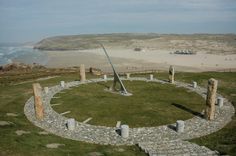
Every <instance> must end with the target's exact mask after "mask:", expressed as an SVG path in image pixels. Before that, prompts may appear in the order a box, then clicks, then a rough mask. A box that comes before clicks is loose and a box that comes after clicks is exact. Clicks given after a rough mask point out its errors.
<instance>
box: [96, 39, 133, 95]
mask: <svg viewBox="0 0 236 156" xmlns="http://www.w3.org/2000/svg"><path fill="white" fill-rule="evenodd" d="M100 45H101V47H102V49H103V51H104V52H105V54H106V57H107V59H108V61H109V63H110V64H111V68H112V70H113V73H114V80H113V84H112V85H111V87H110V89H109V90H110V91H112V92H114V91H116V84H117V83H118V84H119V85H120V90H119V91H120V93H121V95H124V96H130V95H132V94H131V93H129V92H127V90H126V88H125V86H124V84H123V83H122V81H121V79H120V77H119V75H118V73H117V72H116V70H115V68H114V66H113V64H112V62H111V59H110V57H109V55H108V54H107V51H106V49H105V47H104V46H103V44H101V43H100Z"/></svg>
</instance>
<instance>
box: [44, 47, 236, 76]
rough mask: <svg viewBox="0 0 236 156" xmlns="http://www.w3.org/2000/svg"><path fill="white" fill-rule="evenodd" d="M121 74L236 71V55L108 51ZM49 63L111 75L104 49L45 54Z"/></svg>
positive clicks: (55, 65) (160, 51)
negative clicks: (84, 66) (83, 67)
mask: <svg viewBox="0 0 236 156" xmlns="http://www.w3.org/2000/svg"><path fill="white" fill-rule="evenodd" d="M107 52H108V54H109V55H110V57H111V59H112V62H113V63H114V66H115V68H116V69H117V70H118V71H138V70H150V69H153V70H167V69H168V67H169V65H174V66H175V67H176V70H178V71H186V72H201V71H219V70H235V69H236V54H231V55H218V54H206V53H204V52H198V53H197V54H196V55H178V54H170V51H167V50H166V51H165V50H148V51H147V50H146V51H134V50H133V49H125V48H107ZM44 53H46V54H47V56H48V58H49V61H48V63H47V64H46V66H47V67H69V66H78V65H80V64H85V65H86V67H87V68H89V67H95V68H100V69H102V70H104V71H110V70H111V68H110V65H109V64H108V61H107V59H106V57H105V54H104V52H103V50H102V49H89V50H75V51H44Z"/></svg>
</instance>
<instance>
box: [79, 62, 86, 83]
mask: <svg viewBox="0 0 236 156" xmlns="http://www.w3.org/2000/svg"><path fill="white" fill-rule="evenodd" d="M85 80H86V75H85V66H84V64H81V65H80V81H81V82H83V81H85Z"/></svg>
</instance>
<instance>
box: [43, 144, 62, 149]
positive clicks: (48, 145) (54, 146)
mask: <svg viewBox="0 0 236 156" xmlns="http://www.w3.org/2000/svg"><path fill="white" fill-rule="evenodd" d="M59 146H65V144H59V143H52V144H47V145H46V147H47V148H58V147H59Z"/></svg>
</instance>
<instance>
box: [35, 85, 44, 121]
mask: <svg viewBox="0 0 236 156" xmlns="http://www.w3.org/2000/svg"><path fill="white" fill-rule="evenodd" d="M33 92H34V108H35V115H36V118H37V119H39V120H42V119H43V117H44V108H43V100H42V87H41V86H40V84H39V83H34V84H33Z"/></svg>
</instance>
